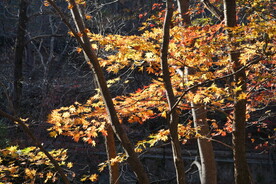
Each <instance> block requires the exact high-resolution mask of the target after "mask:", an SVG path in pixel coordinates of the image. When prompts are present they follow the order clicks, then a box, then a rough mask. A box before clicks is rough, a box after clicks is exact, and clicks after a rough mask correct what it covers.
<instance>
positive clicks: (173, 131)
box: [161, 0, 185, 184]
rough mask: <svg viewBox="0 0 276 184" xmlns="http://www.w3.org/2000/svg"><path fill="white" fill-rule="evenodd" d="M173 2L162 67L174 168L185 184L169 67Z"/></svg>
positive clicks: (167, 19) (169, 7) (166, 25)
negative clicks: (168, 111)
mask: <svg viewBox="0 0 276 184" xmlns="http://www.w3.org/2000/svg"><path fill="white" fill-rule="evenodd" d="M172 5H173V2H172V0H167V3H166V6H167V11H166V16H165V23H164V27H163V34H164V36H163V43H162V48H161V67H162V73H163V80H164V84H165V90H166V95H167V101H168V104H169V110H170V117H167V119H168V118H170V119H168V125H169V130H170V136H171V145H172V152H173V160H174V166H175V170H176V179H177V183H178V184H185V168H184V163H183V159H182V155H181V145H180V142H179V139H178V123H179V117H178V114H177V112H176V110H175V109H172V107H173V105H174V104H175V102H176V99H175V96H174V94H173V88H172V84H171V79H170V72H169V67H168V49H169V42H170V24H171V18H172V15H173V7H172Z"/></svg>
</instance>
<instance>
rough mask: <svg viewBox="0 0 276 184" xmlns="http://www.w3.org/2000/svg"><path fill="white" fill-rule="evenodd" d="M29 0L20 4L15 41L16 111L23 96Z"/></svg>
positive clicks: (14, 103) (23, 0)
mask: <svg viewBox="0 0 276 184" xmlns="http://www.w3.org/2000/svg"><path fill="white" fill-rule="evenodd" d="M27 8H28V0H21V1H20V5H19V20H18V26H17V35H16V43H15V61H14V83H13V85H14V93H13V107H14V108H15V112H16V113H18V112H17V111H18V110H19V109H20V100H21V96H22V83H23V68H22V67H23V58H24V48H25V32H26V27H27V22H28V17H27Z"/></svg>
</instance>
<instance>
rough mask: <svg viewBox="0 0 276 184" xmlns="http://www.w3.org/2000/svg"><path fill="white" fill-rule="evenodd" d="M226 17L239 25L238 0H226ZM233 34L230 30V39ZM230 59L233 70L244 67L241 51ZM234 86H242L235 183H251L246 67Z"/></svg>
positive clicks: (237, 98)
mask: <svg viewBox="0 0 276 184" xmlns="http://www.w3.org/2000/svg"><path fill="white" fill-rule="evenodd" d="M223 3H224V17H225V22H226V23H225V24H226V26H228V27H235V26H237V21H236V1H235V0H224V1H223ZM232 36H233V35H232V34H231V32H229V39H231V37H232ZM229 57H230V60H231V61H232V62H233V72H237V71H239V70H240V69H241V68H242V64H241V61H240V59H239V57H240V52H239V51H238V50H231V51H230V55H229ZM234 82H235V85H234V87H235V88H237V87H240V88H241V90H238V91H237V92H236V93H235V94H234V122H233V133H232V142H233V158H234V176H235V183H236V184H241V183H250V176H249V170H248V165H247V161H246V151H245V126H246V97H245V98H241V97H240V95H242V94H245V93H246V74H245V69H242V70H240V71H239V72H238V73H236V74H235V75H234Z"/></svg>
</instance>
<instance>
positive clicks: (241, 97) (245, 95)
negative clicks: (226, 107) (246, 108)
mask: <svg viewBox="0 0 276 184" xmlns="http://www.w3.org/2000/svg"><path fill="white" fill-rule="evenodd" d="M246 97H247V94H246V93H244V92H242V93H241V94H239V96H238V100H244V99H246Z"/></svg>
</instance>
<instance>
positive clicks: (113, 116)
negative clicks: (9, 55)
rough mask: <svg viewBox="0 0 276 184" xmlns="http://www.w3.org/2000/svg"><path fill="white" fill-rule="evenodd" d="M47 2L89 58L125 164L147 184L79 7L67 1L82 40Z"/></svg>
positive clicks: (142, 182) (138, 178)
mask: <svg viewBox="0 0 276 184" xmlns="http://www.w3.org/2000/svg"><path fill="white" fill-rule="evenodd" d="M48 2H49V3H50V4H51V5H52V6H53V7H54V8H55V9H56V10H57V11H58V12H59V14H60V15H61V18H62V19H63V21H64V22H65V24H66V25H67V26H68V27H69V29H70V30H71V31H72V32H73V33H74V35H75V37H76V39H77V41H78V43H79V44H80V45H81V47H82V48H83V50H84V52H85V54H86V55H87V57H88V58H89V62H88V64H89V65H90V66H91V69H93V71H94V72H95V76H96V81H97V84H98V86H99V89H100V92H101V95H102V97H103V101H104V103H105V107H106V110H107V114H108V118H109V121H110V122H111V125H112V129H113V131H114V133H115V135H116V136H117V138H118V139H119V141H120V142H121V143H122V146H123V148H124V151H125V153H126V155H127V162H128V163H129V165H130V167H131V168H132V170H133V171H134V173H135V175H136V176H137V180H138V182H139V183H141V184H148V183H149V179H148V176H147V174H146V172H145V169H144V167H143V165H142V163H141V161H140V160H139V158H138V155H137V153H136V152H135V151H134V147H133V145H132V143H131V142H130V140H129V138H128V136H127V134H126V132H125V130H124V129H123V128H122V126H121V124H120V121H119V118H118V116H117V112H116V110H115V107H114V104H113V101H112V98H111V95H110V92H109V89H108V87H107V83H106V80H105V77H104V74H103V71H102V69H101V67H100V64H99V61H98V58H97V56H96V53H95V52H94V50H93V48H92V47H91V44H90V39H89V37H88V36H87V31H86V26H85V24H84V21H83V18H82V15H81V13H80V10H79V6H78V5H77V4H76V2H75V0H69V2H70V4H71V5H72V6H73V7H72V9H71V13H72V16H73V19H74V20H75V25H76V27H78V29H79V30H80V33H81V34H82V38H81V37H80V36H78V34H77V33H76V32H75V31H74V29H73V28H72V27H71V26H70V24H69V23H68V22H67V21H66V18H65V16H64V14H62V13H61V11H60V9H59V8H58V7H57V6H56V4H55V3H54V2H53V1H52V0H48Z"/></svg>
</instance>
